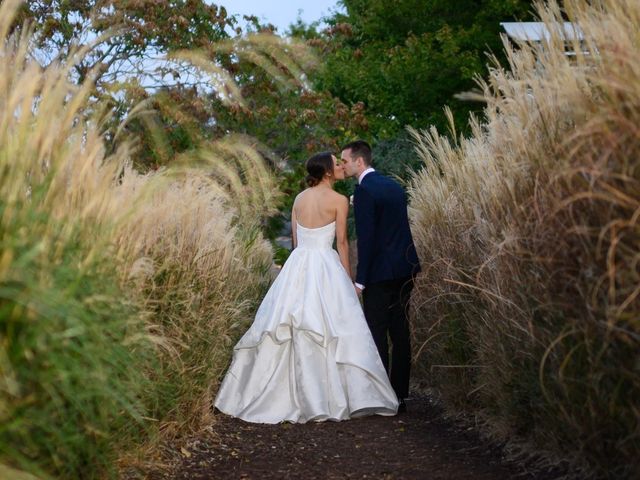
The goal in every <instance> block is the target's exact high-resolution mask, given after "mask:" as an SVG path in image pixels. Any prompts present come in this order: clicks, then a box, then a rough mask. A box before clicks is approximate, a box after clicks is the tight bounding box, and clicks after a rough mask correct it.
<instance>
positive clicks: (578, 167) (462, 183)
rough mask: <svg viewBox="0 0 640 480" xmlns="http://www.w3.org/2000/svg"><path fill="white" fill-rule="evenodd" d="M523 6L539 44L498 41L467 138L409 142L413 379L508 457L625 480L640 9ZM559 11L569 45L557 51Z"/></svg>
mask: <svg viewBox="0 0 640 480" xmlns="http://www.w3.org/2000/svg"><path fill="white" fill-rule="evenodd" d="M537 11H538V14H539V16H540V18H541V20H542V21H544V22H545V24H546V25H547V28H548V29H549V32H550V36H549V38H548V39H547V40H546V41H544V42H543V43H541V44H532V43H526V42H524V43H522V44H519V45H517V48H514V46H512V45H510V44H509V43H508V42H506V41H505V48H506V50H507V54H508V59H509V71H505V70H503V69H501V68H499V67H498V66H496V67H495V68H494V69H492V70H491V72H490V75H489V78H488V79H487V80H486V81H480V87H481V90H482V92H481V95H480V96H481V98H482V99H483V100H484V101H485V102H486V103H487V107H486V110H485V117H486V118H485V119H484V120H483V121H482V122H480V121H479V120H477V119H473V118H472V119H471V126H472V135H471V136H470V137H469V138H456V139H455V140H453V141H452V140H449V139H447V138H445V137H443V136H441V135H440V134H439V133H438V132H436V131H435V130H433V129H432V130H430V131H423V132H416V131H414V132H413V135H414V138H415V140H416V146H417V152H418V154H419V155H420V156H421V157H422V159H423V160H424V162H425V166H424V168H423V170H422V171H421V172H420V173H418V174H417V175H416V176H415V177H414V179H413V184H412V189H411V196H412V201H411V218H412V222H413V231H414V234H415V239H416V243H417V246H418V250H419V254H420V257H421V260H422V265H423V267H424V268H423V272H422V273H421V275H420V277H419V278H418V280H417V284H416V289H415V295H414V302H413V307H414V313H415V322H414V323H415V325H414V334H415V336H416V340H417V342H416V344H417V350H416V363H417V367H418V368H417V371H418V372H419V375H420V376H421V377H422V378H423V379H425V380H427V381H428V382H429V383H430V385H432V386H433V387H434V389H436V390H437V391H438V392H439V393H440V394H441V395H442V397H443V399H444V400H445V402H446V404H447V405H448V406H449V407H450V408H451V410H452V411H456V409H458V410H461V409H462V410H465V411H467V412H470V413H472V414H474V415H475V416H476V418H477V419H479V420H481V422H482V423H483V424H484V425H485V427H486V429H487V431H489V432H490V433H492V434H493V435H495V436H496V437H498V438H500V439H501V440H507V441H511V445H512V446H513V448H514V449H515V448H516V447H518V448H520V451H521V452H525V453H526V452H534V453H537V454H543V456H542V457H538V458H539V459H540V461H541V462H544V461H546V462H548V463H551V464H553V463H560V462H563V463H568V464H570V465H571V466H572V467H574V468H575V469H576V471H578V472H580V473H579V474H578V475H579V476H580V477H581V478H587V477H589V476H600V477H605V478H616V479H617V478H635V477H637V476H638V475H639V474H640V461H639V460H638V459H639V458H640V455H639V453H640V431H639V430H638V428H640V410H639V409H638V404H637V399H638V398H640V372H639V371H638V362H639V361H640V223H639V218H640V162H639V160H638V159H639V158H640V141H639V140H640V127H638V125H640V57H638V55H637V54H636V52H637V51H638V50H639V49H640V29H639V28H638V25H640V3H638V2H637V1H634V0H615V1H614V0H601V1H598V2H590V3H587V2H582V1H578V0H567V1H565V2H563V9H562V10H561V8H560V6H559V4H558V3H557V2H555V1H550V2H548V3H546V4H538V5H537ZM563 14H565V15H567V16H568V18H569V19H570V21H572V22H573V23H574V25H577V26H578V27H579V32H580V33H581V35H582V36H583V38H582V39H581V38H580V37H579V36H576V38H574V39H572V40H570V41H567V42H566V41H565V35H564V32H563V30H562V27H561V25H562V22H563ZM567 43H568V44H569V45H567ZM567 47H570V49H571V50H572V51H573V52H575V54H574V55H567V54H566V50H567ZM477 96H478V95H477V94H476V97H477ZM454 137H455V136H454ZM516 439H518V440H516Z"/></svg>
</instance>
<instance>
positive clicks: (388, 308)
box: [340, 140, 420, 412]
mask: <svg viewBox="0 0 640 480" xmlns="http://www.w3.org/2000/svg"><path fill="white" fill-rule="evenodd" d="M340 156H341V158H342V162H343V164H344V171H345V174H346V176H348V177H355V178H356V179H357V180H358V185H357V186H356V190H355V193H354V194H353V207H354V214H355V220H356V234H357V236H358V271H357V274H356V281H355V285H356V289H357V290H358V293H360V292H362V300H363V308H364V314H365V317H366V319H367V323H368V324H369V328H370V329H371V334H372V335H373V339H374V341H375V343H376V346H377V347H378V352H379V353H380V358H381V359H382V363H383V364H384V367H385V369H386V370H387V372H388V373H389V376H390V379H391V385H392V386H393V389H394V390H395V392H396V395H397V396H398V399H399V400H400V405H399V407H398V411H399V412H404V411H406V408H407V407H406V404H405V402H404V399H405V398H407V396H408V395H409V370H410V368H411V345H410V342H409V321H408V318H407V307H408V304H409V296H410V294H411V289H412V288H413V276H414V275H415V274H416V273H418V272H419V271H420V265H419V263H418V255H417V254H416V249H415V246H414V244H413V239H412V237H411V230H409V219H408V215H407V200H406V197H405V192H404V190H403V189H402V187H401V186H400V185H399V184H398V183H397V182H395V181H393V180H392V179H390V178H388V177H385V176H384V175H380V174H379V173H378V172H376V171H375V170H374V169H373V168H372V166H371V147H370V146H369V144H368V143H367V142H364V141H362V140H356V141H354V142H351V143H349V144H347V145H345V146H344V147H343V149H342V153H341V155H340ZM387 337H388V338H389V339H390V340H391V366H389V345H388V341H387ZM389 367H391V370H390V371H389Z"/></svg>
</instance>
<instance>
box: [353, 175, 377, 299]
mask: <svg viewBox="0 0 640 480" xmlns="http://www.w3.org/2000/svg"><path fill="white" fill-rule="evenodd" d="M375 171H376V169H375V168H372V167H369V168H367V169H366V170H365V171H364V172H362V173H361V174H360V175H359V176H358V184H361V183H362V179H363V178H364V177H366V176H367V175H368V174H370V173H371V172H375ZM354 285H355V286H356V287H358V288H359V289H360V290H364V285H360V284H359V283H354Z"/></svg>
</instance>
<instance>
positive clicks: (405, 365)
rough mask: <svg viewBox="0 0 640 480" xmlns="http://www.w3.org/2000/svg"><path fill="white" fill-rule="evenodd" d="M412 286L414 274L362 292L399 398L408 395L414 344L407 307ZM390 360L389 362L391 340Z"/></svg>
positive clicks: (371, 324) (374, 334) (370, 321)
mask: <svg viewBox="0 0 640 480" xmlns="http://www.w3.org/2000/svg"><path fill="white" fill-rule="evenodd" d="M412 287H413V281H412V279H411V277H409V278H404V279H400V280H388V281H386V282H379V283H372V284H369V285H367V287H366V288H365V289H364V290H363V291H362V301H363V307H364V314H365V317H366V319H367V323H368V324H369V329H370V330H371V335H372V336H373V340H374V341H375V343H376V347H378V352H379V353H380V358H381V359H382V363H383V365H384V368H385V370H386V371H387V373H388V374H389V378H390V380H391V386H392V387H393V390H394V391H395V392H396V395H397V396H398V398H407V397H408V396H409V373H410V369H411V344H410V340H409V338H410V335H409V320H408V317H407V308H408V304H409V296H410V294H411V289H412ZM388 339H390V340H391V345H392V346H393V348H392V350H391V362H389V342H388Z"/></svg>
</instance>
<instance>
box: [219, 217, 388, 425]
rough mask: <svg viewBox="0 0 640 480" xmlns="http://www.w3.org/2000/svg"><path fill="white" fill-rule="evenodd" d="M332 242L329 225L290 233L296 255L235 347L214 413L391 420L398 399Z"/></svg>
mask: <svg viewBox="0 0 640 480" xmlns="http://www.w3.org/2000/svg"><path fill="white" fill-rule="evenodd" d="M334 236H335V222H333V223H330V224H328V225H325V226H324V227H320V228H305V227H303V226H301V225H298V226H297V237H298V247H297V248H295V249H294V250H293V252H292V253H291V255H290V256H289V259H288V260H287V262H286V263H285V264H284V266H283V267H282V270H281V271H280V273H279V275H278V277H277V278H276V280H275V281H274V283H273V285H272V286H271V288H270V289H269V291H268V292H267V295H266V296H265V297H264V300H263V301H262V304H261V305H260V308H259V309H258V312H257V314H256V317H255V320H254V322H253V324H252V325H251V327H250V328H249V330H247V332H246V333H245V334H244V336H243V337H242V338H241V339H240V341H239V342H238V344H237V345H236V346H235V347H234V353H233V360H232V362H231V366H230V367H229V370H228V372H227V374H226V375H225V378H224V380H223V382H222V385H221V386H220V390H219V391H218V395H217V397H216V400H215V406H216V407H217V408H218V409H219V410H220V411H221V412H223V413H226V414H228V415H232V416H234V417H238V418H241V419H242V420H245V421H247V422H254V423H279V422H295V423H305V422H308V421H323V420H346V419H348V418H353V417H358V416H363V415H372V414H378V415H395V414H396V412H397V410H398V400H397V397H396V395H395V393H394V391H393V389H392V387H391V384H390V382H389V379H388V377H387V374H386V372H385V369H384V366H383V365H382V361H381V360H380V357H379V355H378V351H377V349H376V346H375V343H374V341H373V338H372V337H371V333H370V331H369V327H368V326H367V323H366V320H365V318H364V314H363V312H362V308H361V306H360V302H359V300H358V297H357V295H356V293H355V291H354V288H353V284H352V283H351V280H350V278H349V276H348V275H347V273H346V272H345V270H344V268H343V267H342V264H341V263H340V259H339V257H338V253H337V252H336V251H335V250H333V248H332V244H333V239H334Z"/></svg>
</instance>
